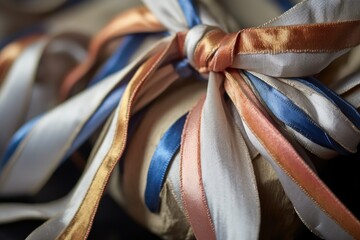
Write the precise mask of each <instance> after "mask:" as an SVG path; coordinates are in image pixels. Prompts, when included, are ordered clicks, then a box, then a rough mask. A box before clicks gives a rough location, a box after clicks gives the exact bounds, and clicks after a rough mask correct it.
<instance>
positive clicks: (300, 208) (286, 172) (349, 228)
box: [225, 71, 360, 239]
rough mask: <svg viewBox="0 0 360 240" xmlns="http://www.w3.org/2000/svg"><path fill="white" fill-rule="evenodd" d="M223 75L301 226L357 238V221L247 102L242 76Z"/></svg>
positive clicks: (325, 234) (332, 236) (333, 235)
mask: <svg viewBox="0 0 360 240" xmlns="http://www.w3.org/2000/svg"><path fill="white" fill-rule="evenodd" d="M226 76H227V81H226V82H225V90H226V92H227V93H228V94H229V96H230V98H231V99H232V101H233V102H234V104H235V106H236V108H237V110H238V112H239V114H240V116H241V118H242V119H243V122H244V126H245V129H246V131H247V134H248V136H249V138H250V140H251V142H252V143H253V145H254V146H256V148H257V149H258V150H259V152H260V153H261V154H262V155H263V156H264V157H265V158H266V159H267V160H268V161H269V162H270V164H271V165H272V166H273V168H274V170H275V171H276V173H277V175H278V177H279V180H280V181H281V183H282V185H283V187H284V190H285V192H286V194H287V195H288V197H289V198H290V200H291V202H292V203H293V206H294V208H295V210H296V211H297V213H298V215H299V217H300V218H301V219H302V221H303V222H304V223H305V225H306V226H308V227H309V228H310V230H311V231H313V232H314V233H315V234H317V235H319V236H321V237H324V238H327V239H351V238H356V239H357V238H360V230H359V229H360V223H359V221H358V220H357V219H356V218H355V217H354V216H353V215H352V214H351V212H350V211H349V210H348V209H347V208H346V207H345V206H344V205H343V204H342V203H341V202H340V201H339V200H338V199H337V198H336V196H335V195H334V194H333V193H332V192H331V191H330V190H329V189H328V188H327V186H326V185H325V184H324V183H323V182H322V181H321V180H320V179H319V177H318V176H317V175H316V174H315V173H314V171H313V170H312V169H311V168H310V167H309V165H308V164H306V162H305V160H306V159H305V160H304V157H303V156H301V155H300V154H299V153H298V152H297V151H296V150H295V149H294V147H293V146H292V145H291V144H290V143H289V142H288V140H287V139H286V138H285V137H284V136H283V135H282V134H281V133H280V132H279V130H278V129H277V128H276V127H275V126H274V125H273V123H272V122H271V120H270V119H269V118H267V117H266V115H264V114H262V111H261V110H260V109H259V107H258V106H256V104H254V103H253V101H251V99H250V98H249V97H248V96H247V95H248V94H246V92H245V91H244V89H245V88H249V87H248V86H247V85H246V83H245V81H244V79H243V78H242V77H241V76H240V75H239V74H238V73H236V72H235V71H232V72H226ZM248 93H249V91H248ZM300 183H301V184H300Z"/></svg>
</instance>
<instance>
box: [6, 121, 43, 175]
mask: <svg viewBox="0 0 360 240" xmlns="http://www.w3.org/2000/svg"><path fill="white" fill-rule="evenodd" d="M39 120H40V116H38V117H36V118H33V119H32V120H30V121H28V122H27V123H25V124H24V125H23V126H22V127H21V128H20V129H19V130H18V131H16V133H15V134H14V136H13V137H12V138H11V140H10V142H9V144H8V146H7V148H6V151H5V153H4V155H3V157H2V158H1V160H0V172H1V171H2V170H3V168H4V167H5V165H6V164H7V162H8V161H9V159H10V157H11V155H13V154H14V152H15V151H16V149H17V147H18V146H19V145H20V143H21V142H22V140H23V139H24V138H25V137H26V136H27V135H28V134H29V132H30V130H31V129H32V128H33V126H34V125H35V123H37V122H38V121H39Z"/></svg>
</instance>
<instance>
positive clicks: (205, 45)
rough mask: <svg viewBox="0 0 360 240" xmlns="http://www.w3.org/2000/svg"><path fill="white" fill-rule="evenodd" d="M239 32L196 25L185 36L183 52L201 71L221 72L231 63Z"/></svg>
mask: <svg viewBox="0 0 360 240" xmlns="http://www.w3.org/2000/svg"><path fill="white" fill-rule="evenodd" d="M238 35H239V32H237V33H230V34H227V33H225V32H224V31H222V30H221V29H220V28H215V27H210V26H206V25H198V26H196V27H194V28H192V29H191V30H190V31H189V32H188V33H187V35H186V37H185V44H184V48H185V49H184V52H185V55H186V56H187V57H188V58H189V60H190V63H191V64H192V65H193V66H194V67H195V68H196V69H197V70H198V71H199V72H201V73H208V72H222V71H224V70H225V69H226V68H228V67H229V66H231V65H232V63H233V59H234V52H235V51H234V49H235V45H236V42H237V38H238Z"/></svg>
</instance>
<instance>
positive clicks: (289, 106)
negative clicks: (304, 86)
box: [244, 72, 360, 154]
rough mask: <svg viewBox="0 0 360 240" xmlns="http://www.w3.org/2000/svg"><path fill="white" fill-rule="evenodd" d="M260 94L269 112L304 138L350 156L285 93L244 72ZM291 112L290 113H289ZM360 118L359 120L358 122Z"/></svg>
mask: <svg viewBox="0 0 360 240" xmlns="http://www.w3.org/2000/svg"><path fill="white" fill-rule="evenodd" d="M244 74H245V75H246V76H247V77H248V78H249V79H250V81H251V83H252V84H253V85H254V86H255V89H256V90H257V92H258V93H259V95H260V97H261V98H262V100H263V102H264V103H265V104H266V105H267V107H268V108H269V110H270V111H271V112H272V113H273V114H274V115H275V116H276V117H277V118H278V119H281V121H282V122H283V123H284V124H286V125H287V126H289V127H290V128H293V129H295V130H296V131H298V132H299V133H300V134H302V135H303V136H304V137H306V138H308V139H309V140H311V141H313V142H314V143H317V144H319V145H321V146H324V147H327V148H329V149H333V150H335V151H337V152H339V153H342V154H349V152H348V151H347V150H346V149H344V148H343V147H342V146H341V145H340V144H338V143H337V142H336V141H335V140H334V139H333V138H331V136H329V135H328V134H327V133H326V132H325V131H323V130H322V129H321V127H320V126H319V125H318V124H316V123H315V122H314V121H313V120H312V119H311V118H309V117H308V116H307V115H306V113H305V112H304V111H303V110H302V109H301V108H299V107H298V106H297V105H295V104H294V103H293V102H292V101H291V100H290V99H289V98H287V97H286V95H284V94H283V93H281V92H279V91H278V90H276V89H274V88H272V87H271V86H270V85H268V84H266V83H264V82H263V81H261V80H260V79H259V78H257V77H255V76H254V75H252V74H250V73H247V72H244ZM289 110H290V111H289ZM359 120H360V118H359V119H358V121H359Z"/></svg>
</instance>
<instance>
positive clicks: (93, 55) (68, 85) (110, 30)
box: [60, 7, 165, 100]
mask: <svg viewBox="0 0 360 240" xmlns="http://www.w3.org/2000/svg"><path fill="white" fill-rule="evenodd" d="M164 30H165V29H164V27H163V26H162V25H161V24H160V23H159V22H158V21H157V19H156V18H154V17H153V16H152V15H151V14H149V13H148V11H147V10H146V9H145V8H144V7H139V8H135V9H132V10H130V11H128V12H126V13H124V14H121V15H119V16H118V17H116V18H115V19H114V20H113V21H112V22H110V24H109V25H107V26H106V28H104V29H103V30H102V31H101V32H100V33H99V34H97V35H96V37H95V38H94V39H93V41H92V42H91V44H90V47H89V55H88V57H87V59H86V60H85V61H84V62H83V63H82V64H80V65H79V66H78V67H77V68H75V69H74V70H73V71H72V72H71V73H70V74H69V75H68V76H67V77H66V79H65V80H64V82H63V84H62V86H61V92H60V98H61V99H62V100H64V99H65V98H66V97H67V96H68V95H69V92H70V90H71V89H72V87H73V86H74V85H75V84H76V83H77V82H78V81H80V80H81V79H82V78H84V77H85V75H86V74H88V73H89V72H90V70H91V69H93V67H94V65H95V64H96V62H97V57H98V55H99V53H100V51H101V50H102V49H103V47H104V45H105V44H107V43H108V42H109V41H111V40H113V39H117V38H120V37H121V36H124V35H129V34H132V33H138V32H144V33H147V32H150V33H151V32H163V31H164Z"/></svg>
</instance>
